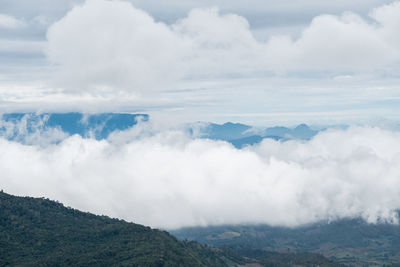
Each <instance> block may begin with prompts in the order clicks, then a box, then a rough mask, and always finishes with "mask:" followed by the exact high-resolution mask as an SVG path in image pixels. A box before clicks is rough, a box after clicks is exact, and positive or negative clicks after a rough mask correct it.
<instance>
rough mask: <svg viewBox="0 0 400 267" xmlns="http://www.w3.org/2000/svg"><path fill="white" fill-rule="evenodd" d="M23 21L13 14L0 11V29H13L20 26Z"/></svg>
mask: <svg viewBox="0 0 400 267" xmlns="http://www.w3.org/2000/svg"><path fill="white" fill-rule="evenodd" d="M23 25H24V23H23V22H22V21H20V20H18V19H16V18H14V17H13V16H10V15H7V14H1V13H0V29H1V28H3V29H15V28H19V27H22V26H23Z"/></svg>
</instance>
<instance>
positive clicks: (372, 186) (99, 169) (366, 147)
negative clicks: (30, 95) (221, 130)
mask: <svg viewBox="0 0 400 267" xmlns="http://www.w3.org/2000/svg"><path fill="white" fill-rule="evenodd" d="M57 134H58V136H60V135H59V133H57ZM48 135H49V133H48V132H47V133H46V134H45V138H48ZM36 137H38V136H36ZM37 143H40V142H37ZM0 149H1V151H2V153H1V155H0V163H1V164H0V173H1V176H0V184H1V187H2V189H4V190H5V191H6V192H9V193H13V194H20V195H30V196H45V197H49V198H51V199H56V200H59V201H61V202H63V203H65V204H67V205H70V206H72V207H74V208H79V209H82V210H86V211H91V212H95V213H97V214H106V215H109V216H115V217H118V218H124V219H127V220H129V221H134V222H137V223H142V224H146V225H151V226H154V227H162V228H167V229H173V228H177V227H182V226H198V225H219V224H243V223H266V224H270V225H284V226H297V225H302V224H306V223H312V222H317V221H320V220H334V219H338V218H345V217H358V216H361V217H362V218H364V219H366V220H367V221H368V222H372V223H376V222H379V221H388V222H397V217H396V216H395V210H396V209H399V208H400V180H399V176H400V167H399V166H400V153H399V151H400V133H399V132H392V131H387V130H382V129H379V128H369V127H363V128H360V127H355V128H354V127H353V128H350V129H348V130H329V131H326V132H323V133H320V134H319V135H317V136H316V137H315V138H313V139H312V140H311V141H308V142H300V141H288V142H283V143H281V142H276V141H273V140H264V141H263V142H262V143H261V144H260V145H259V146H254V147H249V148H247V149H244V150H237V149H235V148H234V147H232V146H231V145H230V144H228V143H225V142H216V141H210V140H199V139H195V140H193V139H190V138H189V137H187V136H186V135H185V134H184V133H183V132H180V131H158V132H157V131H154V129H152V127H151V125H150V124H146V123H145V124H142V125H139V126H135V127H134V128H132V130H130V131H126V132H122V133H115V134H114V135H113V136H112V137H111V138H110V139H109V140H103V141H96V140H93V139H82V138H81V137H79V136H72V137H68V138H66V139H64V140H63V141H62V142H61V143H59V144H57V145H41V146H28V145H23V144H20V143H17V142H11V141H7V140H5V139H0Z"/></svg>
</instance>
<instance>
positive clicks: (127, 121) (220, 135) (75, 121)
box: [0, 113, 318, 148]
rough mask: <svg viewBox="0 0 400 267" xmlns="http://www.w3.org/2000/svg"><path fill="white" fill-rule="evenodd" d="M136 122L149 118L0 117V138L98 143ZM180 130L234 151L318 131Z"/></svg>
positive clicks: (236, 126) (211, 126)
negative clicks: (51, 135)
mask: <svg viewBox="0 0 400 267" xmlns="http://www.w3.org/2000/svg"><path fill="white" fill-rule="evenodd" d="M139 120H141V121H148V120H149V116H148V115H147V114H124V113H101V114H83V113H43V114H36V113H9V114H3V115H2V118H1V120H0V136H3V137H5V138H7V139H8V140H15V141H18V140H21V139H23V137H24V136H25V135H29V134H34V133H37V132H43V131H47V130H49V129H53V130H59V131H60V132H61V133H64V134H67V135H74V134H78V135H80V136H82V137H85V138H95V139H97V140H101V139H106V138H108V137H109V135H110V134H111V133H113V132H115V131H124V130H127V129H129V128H131V127H133V126H134V125H136V124H137V122H138V121H139ZM199 125H200V127H199ZM183 128H185V129H186V130H187V132H188V134H190V135H192V136H193V137H199V138H208V139H212V140H223V141H227V142H230V143H232V144H233V145H234V146H235V147H236V148H242V147H244V146H246V145H254V144H257V143H259V142H261V141H262V140H263V139H264V138H271V139H274V140H283V141H284V140H290V139H302V140H308V139H310V138H312V137H313V136H315V135H316V134H317V133H318V130H314V129H311V128H310V127H309V126H308V125H306V124H300V125H298V126H296V127H294V128H288V127H282V126H276V127H269V128H254V127H252V126H250V125H245V124H241V123H232V122H227V123H224V124H215V123H208V122H199V123H192V124H187V125H184V126H183ZM195 129H197V134H195V132H196V131H195ZM199 129H200V130H199ZM198 131H200V132H198Z"/></svg>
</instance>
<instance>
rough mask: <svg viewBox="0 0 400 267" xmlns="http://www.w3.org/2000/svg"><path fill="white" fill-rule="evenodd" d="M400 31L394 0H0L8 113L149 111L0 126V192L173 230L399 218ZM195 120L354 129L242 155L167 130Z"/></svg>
mask: <svg viewBox="0 0 400 267" xmlns="http://www.w3.org/2000/svg"><path fill="white" fill-rule="evenodd" d="M399 31H400V1H385V0H380V1H375V0H362V1H361V0H354V1H342V0H338V1H321V0H298V1H292V0H290V1H289V0H281V1H271V0H229V1H228V0H216V1H208V0H202V1H197V0H191V1H190V0H188V1H178V0H163V1H155V0H131V1H122V0H114V1H106V0H86V1H83V0H82V1H81V0H79V1H78V0H77V1H74V0H69V1H67V0H58V1H53V0H36V1H31V0H19V1H15V0H1V1H0V113H8V112H37V113H41V112H70V111H79V112H86V113H96V112H129V113H147V114H149V115H150V120H149V121H147V122H145V121H139V122H138V124H137V125H136V126H134V127H133V128H130V129H128V130H126V131H122V132H118V131H117V132H114V133H113V134H111V136H110V137H109V138H107V139H106V140H96V139H93V138H82V137H81V136H78V135H73V136H69V135H68V134H66V133H64V132H62V131H61V129H60V128H43V127H42V126H43V125H44V123H45V122H44V121H37V125H36V126H37V128H38V129H39V130H37V131H31V132H30V131H28V130H27V117H24V118H23V119H21V120H20V121H16V122H9V121H6V120H3V119H1V120H0V129H1V131H2V132H4V133H5V135H3V136H1V137H0V151H1V153H0V174H1V175H0V189H1V190H4V191H5V192H7V193H11V194H16V195H28V196H35V197H48V198H50V199H54V200H57V201H60V202H62V203H64V204H65V205H67V206H71V207H73V208H78V209H80V210H83V211H89V212H93V213H95V214H104V215H108V216H111V217H117V218H121V219H125V220H128V221H132V222H136V223H141V224H145V225H149V226H152V227H159V228H163V229H176V228H179V227H184V226H207V225H226V224H259V223H262V224H269V225H279V226H289V227H295V226H299V225H304V224H308V223H313V222H319V221H331V220H336V219H340V218H358V217H361V218H363V219H365V220H366V221H367V222H369V223H380V222H389V223H398V222H399V218H398V215H397V213H396V211H398V210H399V209H400V184H399V183H400V180H399V177H400V167H399V166H400V153H399V151H400V133H399V127H398V126H399V124H398V122H399V116H398V115H399V107H400V88H399V84H400V83H399V82H400V76H399V73H400V34H399V33H400V32H399ZM27 116H28V117H29V115H27ZM196 121H203V122H204V121H205V122H218V123H223V122H227V121H233V122H243V123H246V124H249V125H254V126H260V127H261V126H274V125H287V126H293V125H297V124H299V123H308V124H312V125H338V124H340V125H342V124H346V125H349V127H331V128H329V129H327V130H324V131H321V132H320V133H319V134H317V135H316V136H315V137H313V138H312V139H311V140H287V141H282V142H281V141H275V140H273V139H264V140H263V141H262V142H261V143H260V144H256V145H252V146H248V147H245V148H244V149H236V148H235V147H233V146H232V145H231V144H230V143H228V142H224V141H215V140H208V139H201V138H193V136H188V134H187V131H186V132H185V130H182V128H179V127H173V125H174V124H179V123H182V122H196ZM196 125H197V124H196ZM198 125H206V124H204V123H199V124H198ZM393 126H395V127H393ZM200 128H201V127H200ZM186 130H187V129H186ZM200 130H201V129H200ZM15 133H17V134H18V135H21V136H22V137H21V139H20V140H25V142H19V141H15V140H19V139H18V138H16V139H14V141H13V140H11V139H12V138H8V137H7V136H13V135H14V134H15ZM21 166H22V167H21Z"/></svg>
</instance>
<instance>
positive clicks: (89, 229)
mask: <svg viewBox="0 0 400 267" xmlns="http://www.w3.org/2000/svg"><path fill="white" fill-rule="evenodd" d="M293 265H296V266H298V267H301V266H304V267H305V266H327V267H329V266H338V265H337V264H335V263H333V262H331V261H329V260H327V259H326V258H324V257H323V256H321V255H319V254H311V253H270V252H266V251H263V250H253V249H251V248H249V249H247V248H245V249H243V250H241V251H239V250H238V251H236V252H234V251H232V250H230V249H227V248H213V247H208V246H206V245H201V244H199V243H197V242H194V241H179V240H178V239H176V238H175V237H174V236H172V235H170V234H169V233H167V232H165V231H160V230H154V229H151V228H149V227H145V226H142V225H138V224H134V223H128V222H125V221H122V220H117V219H111V218H109V217H106V216H96V215H93V214H90V213H85V212H81V211H78V210H75V209H71V208H67V207H64V206H63V205H62V204H61V203H58V202H54V201H51V200H48V199H44V198H31V197H16V196H12V195H9V194H6V193H4V192H2V191H1V192H0V266H194V267H196V266H215V267H218V266H293Z"/></svg>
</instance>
